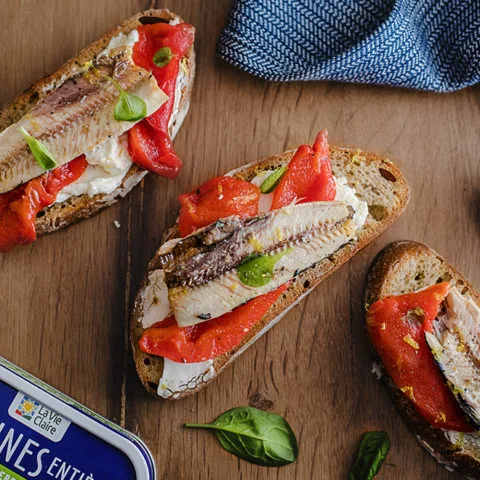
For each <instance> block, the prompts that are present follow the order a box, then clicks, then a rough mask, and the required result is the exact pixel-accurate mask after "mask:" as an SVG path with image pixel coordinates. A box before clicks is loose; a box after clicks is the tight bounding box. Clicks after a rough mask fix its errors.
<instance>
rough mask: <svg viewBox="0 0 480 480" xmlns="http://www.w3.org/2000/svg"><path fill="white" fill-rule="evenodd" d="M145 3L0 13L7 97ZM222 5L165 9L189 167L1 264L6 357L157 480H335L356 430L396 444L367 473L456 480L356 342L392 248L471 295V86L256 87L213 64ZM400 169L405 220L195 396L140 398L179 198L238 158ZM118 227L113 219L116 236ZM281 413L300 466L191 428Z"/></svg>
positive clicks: (48, 4) (475, 203)
mask: <svg viewBox="0 0 480 480" xmlns="http://www.w3.org/2000/svg"><path fill="white" fill-rule="evenodd" d="M147 3H149V2H147V1H146V0H82V1H78V0H42V1H40V0H0V7H1V11H2V15H1V16H0V58H1V62H0V85H1V90H0V102H2V103H3V102H6V101H8V100H10V99H11V98H12V97H13V95H14V94H16V93H18V92H20V91H22V90H23V89H25V88H26V87H27V86H28V85H29V84H30V83H31V82H33V81H35V80H37V79H38V78H40V77H43V76H44V75H45V74H47V73H49V72H51V71H53V70H55V69H56V68H57V67H58V66H59V65H60V64H61V63H62V62H64V61H65V60H67V59H68V58H69V57H71V56H73V55H74V54H76V53H77V52H78V51H79V49H80V48H82V47H83V46H85V45H87V44H88V43H90V42H91V41H93V40H95V39H96V38H97V37H99V36H100V35H102V34H103V33H104V32H105V31H106V30H108V29H109V28H110V27H112V26H113V25H116V24H118V23H120V22H121V21H122V20H123V19H124V18H126V17H128V16H130V15H131V14H134V13H135V12H137V11H139V10H143V9H145V7H146V6H147ZM229 5H230V0H215V1H210V2H206V1H202V0H165V1H164V2H163V3H158V6H165V7H169V8H171V9H172V10H174V11H175V12H177V13H179V14H180V15H182V16H183V17H184V19H185V20H187V21H189V22H191V23H193V24H194V25H195V26H196V28H197V40H196V48H197V59H198V66H197V79H196V84H195V88H194V93H193V98H192V105H191V110H190V114H189V116H188V117H187V120H186V122H185V124H184V127H183V129H182V130H181V131H180V133H179V135H178V137H177V139H176V142H175V143H176V149H177V151H178V153H179V154H180V155H181V157H182V158H183V159H184V162H185V167H184V170H183V172H182V174H181V175H180V177H179V178H178V179H177V180H176V181H175V182H172V181H168V180H166V179H163V178H155V177H154V176H148V177H147V179H146V180H145V183H144V185H142V186H140V187H137V188H136V189H135V190H134V192H133V193H132V194H130V196H129V197H128V198H126V199H124V200H123V201H121V202H120V203H119V204H117V205H116V206H114V207H112V208H110V209H108V210H107V211H105V212H103V213H101V214H100V215H98V216H96V217H95V218H93V219H91V220H89V221H85V222H83V223H80V224H77V225H74V226H72V227H70V228H68V229H66V230H64V231H61V232H59V233H56V234H53V235H51V236H48V237H44V238H41V239H40V240H39V241H38V242H36V243H35V244H34V245H32V246H29V247H24V248H18V249H16V250H14V251H13V252H11V253H9V254H7V255H1V256H0V269H1V270H0V271H1V274H0V292H1V294H0V295H1V297H0V298H1V300H0V302H1V303H0V305H1V310H0V311H1V317H2V318H1V335H0V354H1V355H2V356H4V357H6V358H7V359H9V360H11V361H13V362H14V363H16V364H18V365H19V366H21V367H23V368H25V369H26V370H28V371H30V372H32V373H33V374H35V375H37V376H38V377H40V378H41V379H43V380H45V381H47V382H49V383H51V384H52V385H54V386H55V387H57V388H59V389H60V390H63V391H64V392H66V393H67V394H69V395H71V396H72V397H74V398H75V399H77V400H79V401H80V402H82V403H84V404H86V405H87V406H88V407H90V408H92V409H94V410H96V411H98V412H99V413H101V414H102V415H104V416H106V417H107V418H110V419H113V420H114V421H115V422H118V423H119V424H121V425H122V426H125V427H126V428H128V429H129V430H131V431H133V432H135V433H136V434H138V435H140V437H141V438H142V439H143V440H144V441H145V442H146V443H147V444H148V445H149V447H150V448H151V450H152V452H153V455H154V457H155V459H156V462H157V467H158V473H159V475H158V478H161V479H164V478H167V479H170V478H171V479H225V478H229V479H237V478H238V479H248V480H250V479H294V478H295V479H301V480H303V479H309V478H315V479H342V478H346V477H347V472H348V469H349V466H350V463H351V461H352V457H353V455H354V451H355V449H356V446H357V444H358V441H359V439H360V437H361V434H362V433H363V432H364V431H366V430H371V429H384V430H386V431H387V432H388V433H389V435H390V437H391V440H392V448H391V453H390V454H389V456H388V461H387V464H386V465H385V466H384V468H383V470H382V472H381V475H379V477H378V478H381V479H383V480H386V479H409V480H414V479H440V480H441V479H447V478H448V479H455V478H460V477H459V476H457V475H455V474H451V473H448V472H447V471H446V470H444V469H443V468H441V467H440V466H437V464H436V462H435V461H434V460H433V459H432V458H431V457H430V456H429V455H428V454H427V453H426V452H425V451H424V450H423V449H422V448H421V447H420V446H419V445H418V444H417V443H416V441H415V439H414V438H413V436H412V435H411V434H410V433H409V432H408V431H407V429H406V427H405V426H404V424H403V423H402V421H401V419H400V418H399V416H398V415H397V413H396V411H395V410H394V408H393V406H392V405H391V404H390V401H389V400H388V398H387V395H386V392H385V391H384V390H383V388H382V387H381V385H380V384H379V383H378V382H377V381H376V380H375V378H374V376H373V375H372V374H371V372H370V370H371V363H372V362H371V358H370V353H369V351H368V346H367V341H366V338H365V335H364V330H363V325H362V322H363V318H362V295H363V284H364V279H365V273H366V271H367V268H368V265H369V264H370V261H371V260H372V258H373V257H374V255H375V254H376V253H377V252H378V251H379V250H380V249H381V248H382V247H383V246H385V245H386V244H387V243H389V242H391V241H393V240H400V239H412V240H417V241H421V242H426V243H428V244H429V245H430V246H432V247H434V248H435V249H437V250H438V251H439V252H440V253H441V254H442V255H444V256H445V257H446V258H448V259H449V260H450V261H451V262H452V263H453V264H454V265H456V266H457V268H458V269H459V270H460V271H462V272H463V273H464V274H465V275H466V276H467V278H470V280H471V281H472V282H473V284H474V285H477V286H478V287H480V270H479V269H478V268H477V266H478V265H479V263H480V253H479V252H480V235H479V228H480V223H479V208H480V186H479V174H480V154H479V147H478V139H479V133H480V132H479V122H478V119H479V114H480V89H479V88H478V87H476V88H470V89H466V90H464V91H461V92H459V93H455V94H448V95H439V94H431V93H419V92H411V91H404V90H400V89H390V88H379V87H369V86H353V85H342V84H338V83H328V82H322V83H318V82H317V83H290V84H279V83H267V82H264V81H261V80H258V79H255V78H254V77H252V76H249V75H247V74H246V73H244V72H241V71H239V70H237V69H235V68H233V67H231V66H230V65H227V64H225V63H223V62H221V61H220V60H218V59H217V58H216V57H215V42H216V39H217V37H218V35H219V33H220V31H221V29H222V27H223V25H224V23H225V20H226V16H227V13H228V9H229ZM323 127H326V128H328V130H329V131H330V139H331V142H332V143H335V144H337V145H347V146H358V147H362V148H364V149H367V150H372V151H374V152H377V153H379V154H382V155H385V156H388V157H389V158H391V159H393V160H395V161H396V162H397V164H398V165H399V166H400V168H401V169H402V171H403V172H404V173H405V175H406V177H407V178H408V180H409V182H410V185H411V189H412V198H411V201H410V204H409V207H408V209H407V211H406V213H405V214H404V215H403V216H402V217H401V218H400V219H399V220H398V221H397V223H396V224H395V225H394V226H392V227H391V228H390V229H389V230H388V231H387V232H386V233H385V234H383V235H382V236H381V237H380V238H379V239H377V240H376V241H375V242H374V243H373V244H371V245H369V246H368V247H367V248H366V249H365V250H364V251H362V252H361V253H360V254H358V255H357V256H356V257H355V258H354V259H353V260H351V261H350V262H349V263H348V264H347V265H345V266H344V267H343V268H341V269H340V270H339V271H338V272H337V273H335V274H334V275H333V276H332V277H331V278H330V279H329V280H327V281H326V282H324V283H323V284H322V285H321V286H319V287H318V288H317V290H316V291H315V292H314V293H313V294H312V295H310V296H309V297H308V298H307V299H306V300H305V301H303V302H302V304H301V305H300V306H298V307H297V308H296V309H295V310H294V311H293V312H291V313H290V314H289V315H288V316H287V317H286V318H285V319H284V320H283V321H282V322H281V323H280V324H279V325H277V326H276V327H275V328H274V329H273V330H271V331H270V332H269V333H268V334H267V335H266V336H264V337H263V338H262V339H261V340H260V341H258V342H257V343H256V344H255V345H254V346H253V347H251V348H250V349H249V350H248V351H247V352H246V353H245V354H244V355H243V356H242V357H241V358H240V359H238V360H237V362H236V363H235V365H234V366H233V367H231V368H230V369H228V370H227V371H225V372H224V373H223V374H222V375H221V376H220V377H219V378H218V379H217V381H216V382H214V383H213V384H211V385H210V386H209V387H208V388H207V389H205V390H203V391H202V392H201V393H200V394H198V395H197V396H195V397H193V398H189V399H186V400H183V401H179V402H173V403H172V402H164V401H158V400H155V399H153V398H150V397H149V395H148V394H147V393H146V392H145V391H144V390H143V388H142V387H141V385H140V382H139V381H138V379H137V377H136V374H135V371H134V367H133V362H132V358H131V352H130V349H129V347H128V333H127V330H128V321H129V314H130V310H131V306H132V298H133V297H134V295H135V293H136V291H137V289H138V288H139V286H140V283H141V281H142V277H143V275H144V272H145V270H146V266H147V262H148V260H149V259H150V257H151V256H152V254H153V253H154V251H155V249H156V247H157V246H158V245H159V243H160V241H161V237H162V233H163V231H164V230H165V229H166V227H167V226H168V225H169V224H171V223H172V221H174V219H175V217H176V213H177V210H178V209H177V201H176V197H177V195H178V194H179V193H181V192H183V191H187V190H191V189H192V188H194V187H195V186H196V185H198V184H200V183H201V182H203V181H205V180H207V179H209V178H210V177H212V176H214V175H216V174H217V173H222V172H225V171H226V170H228V169H230V168H232V167H236V166H239V165H241V164H243V163H245V162H249V161H252V160H255V159H260V158H262V157H265V156H268V155H269V154H273V153H277V152H280V151H283V150H284V149H286V148H287V147H294V146H297V145H299V144H300V143H305V142H311V141H312V139H313V138H314V136H315V134H316V132H317V131H318V130H319V129H321V128H323ZM114 220H118V221H119V222H120V224H121V227H120V228H119V229H117V228H115V226H114V223H113V222H114ZM259 400H260V402H261V403H262V402H263V403H264V404H266V405H268V404H269V402H271V403H270V405H271V408H272V410H273V411H275V412H277V413H280V414H282V415H284V416H285V417H286V418H287V420H288V421H289V422H290V424H291V426H292V428H293V429H294V431H295V432H296V434H297V437H298V440H299V448H300V454H299V457H298V460H297V462H296V463H294V464H292V465H290V466H287V467H283V468H280V469H266V468H261V467H257V466H253V465H250V464H248V463H246V462H244V461H240V460H238V459H237V458H236V457H234V456H232V455H230V454H227V453H225V452H224V451H223V450H222V449H221V448H220V447H219V446H218V444H217V441H216V439H215V437H214V436H213V435H210V434H209V433H208V432H205V431H187V430H184V429H183V428H182V424H183V423H184V422H186V421H200V422H204V421H211V420H213V419H214V418H215V417H216V416H218V415H219V414H220V413H222V412H223V411H225V410H227V409H229V408H231V407H234V406H239V405H248V404H249V402H250V403H251V402H258V401H259Z"/></svg>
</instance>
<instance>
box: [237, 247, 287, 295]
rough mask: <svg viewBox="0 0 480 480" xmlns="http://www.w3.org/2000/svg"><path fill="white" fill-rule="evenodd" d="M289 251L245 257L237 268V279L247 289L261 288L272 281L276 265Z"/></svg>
mask: <svg viewBox="0 0 480 480" xmlns="http://www.w3.org/2000/svg"><path fill="white" fill-rule="evenodd" d="M290 251H291V250H290V249H288V250H284V251H283V252H279V253H276V254H275V255H260V256H250V257H247V258H246V259H245V260H244V261H243V262H242V263H241V264H240V265H239V266H238V268H237V275H238V278H239V279H240V281H241V282H242V283H243V284H244V285H248V286H249V287H263V286H264V285H266V284H267V283H269V282H270V281H271V280H272V276H273V270H274V268H275V265H276V263H277V262H278V261H279V260H280V259H281V258H282V257H284V256H285V255H287V253H290Z"/></svg>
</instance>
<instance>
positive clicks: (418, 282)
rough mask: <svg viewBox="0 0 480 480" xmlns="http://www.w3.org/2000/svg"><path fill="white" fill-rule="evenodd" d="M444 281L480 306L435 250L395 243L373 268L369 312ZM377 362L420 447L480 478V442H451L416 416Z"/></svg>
mask: <svg viewBox="0 0 480 480" xmlns="http://www.w3.org/2000/svg"><path fill="white" fill-rule="evenodd" d="M444 281H448V282H450V284H451V285H452V286H456V287H457V288H458V290H459V291H460V292H461V293H462V294H463V295H469V296H470V297H471V298H472V299H473V300H474V301H475V302H476V303H477V304H478V305H480V295H479V294H478V292H476V291H475V289H474V288H473V287H472V285H471V284H470V283H469V282H468V281H467V280H466V279H465V278H464V277H463V275H462V274H461V273H459V272H458V271H457V270H455V268H454V267H452V266H451V265H450V264H449V263H448V262H447V261H445V260H444V259H443V258H442V257H441V256H440V255H439V254H438V253H436V252H435V251H434V250H432V249H431V248H429V247H427V246H425V245H422V244H420V243H415V242H395V243H392V244H390V245H389V246H387V247H386V248H385V249H384V250H383V251H382V252H380V254H379V255H378V256H377V257H376V259H375V260H374V262H373V263H372V266H371V267H370V271H369V273H368V277H367V285H366V290H365V304H366V308H367V307H368V306H369V305H371V304H372V303H374V302H376V301H377V300H379V299H381V298H383V297H386V296H388V295H400V294H403V293H408V292H412V291H415V290H418V289H421V288H425V287H427V286H430V285H433V284H435V283H438V282H444ZM377 361H378V363H379V365H380V367H381V371H382V377H381V378H382V381H383V383H384V385H385V386H386V388H387V390H388V393H389V395H390V397H391V398H392V400H393V402H394V403H395V405H396V407H397V408H398V410H399V411H400V413H401V415H402V417H403V419H404V420H405V422H406V423H407V425H408V427H409V429H410V431H411V432H412V433H413V434H414V435H415V436H416V438H417V440H418V441H419V442H420V444H421V445H422V446H423V447H425V449H426V450H427V451H428V452H429V453H430V454H431V455H433V456H434V457H435V458H436V459H437V461H438V462H439V463H441V464H443V465H445V466H446V467H447V468H448V469H449V470H452V469H456V470H458V471H459V472H461V473H464V474H466V475H469V476H470V477H473V478H480V440H479V444H478V448H475V446H474V445H471V444H467V443H465V444H464V445H461V444H453V443H452V442H451V441H449V439H448V438H447V437H446V436H445V433H444V432H443V431H442V430H441V429H438V428H434V427H432V426H431V425H430V424H428V423H427V422H426V421H425V420H424V419H423V418H422V417H421V416H420V415H419V414H418V413H417V412H416V410H415V408H414V406H413V403H412V402H411V401H410V399H409V398H408V397H407V396H406V395H404V394H403V393H402V392H401V391H400V390H399V389H398V388H397V387H396V385H395V384H394V383H393V381H392V379H391V378H390V377H389V376H388V374H387V373H386V372H385V370H384V368H383V367H382V366H381V362H380V359H379V358H378V357H377Z"/></svg>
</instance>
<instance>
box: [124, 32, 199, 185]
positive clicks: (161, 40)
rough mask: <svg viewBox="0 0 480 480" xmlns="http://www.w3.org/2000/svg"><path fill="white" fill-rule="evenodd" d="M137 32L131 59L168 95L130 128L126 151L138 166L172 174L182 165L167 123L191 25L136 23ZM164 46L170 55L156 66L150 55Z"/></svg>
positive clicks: (189, 39)
mask: <svg viewBox="0 0 480 480" xmlns="http://www.w3.org/2000/svg"><path fill="white" fill-rule="evenodd" d="M138 33H139V40H138V42H136V43H135V45H134V47H133V61H134V62H135V64H136V65H138V66H140V67H143V68H145V69H146V70H149V71H150V72H152V73H153V75H154V77H155V79H156V80H157V83H158V86H159V87H160V88H161V89H162V90H163V91H164V92H165V93H166V94H167V95H168V97H169V99H168V100H167V101H166V102H165V103H164V104H163V105H162V106H161V107H160V108H159V109H158V110H157V111H156V112H155V113H153V114H152V115H150V116H149V117H148V118H146V119H144V120H142V121H141V122H139V123H137V124H136V125H135V126H134V127H133V128H131V129H130V131H129V152H130V156H131V157H132V160H133V161H134V162H135V163H136V164H138V165H140V166H141V167H142V168H145V169H146V170H150V171H152V172H154V173H156V174H159V175H163V176H165V177H168V178H174V177H176V176H177V175H178V174H179V172H180V170H181V168H182V161H181V160H180V158H178V156H177V154H176V153H175V151H174V149H173V145H172V141H171V139H170V135H169V133H168V123H169V120H170V117H171V115H172V111H173V105H174V103H175V86H176V81H177V77H178V71H179V68H180V60H181V58H182V57H183V56H184V55H185V54H186V53H187V52H188V50H189V49H190V47H191V46H192V45H193V40H194V36H195V29H194V28H193V26H192V25H189V24H187V23H180V24H178V25H169V24H167V23H156V24H152V25H141V26H139V27H138ZM164 47H169V48H170V50H171V52H172V55H173V56H172V59H171V60H170V62H169V63H168V64H167V65H165V66H164V67H158V66H156V65H155V63H154V62H153V57H154V55H155V53H156V52H158V50H160V49H161V48H164Z"/></svg>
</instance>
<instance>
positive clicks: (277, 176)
mask: <svg viewBox="0 0 480 480" xmlns="http://www.w3.org/2000/svg"><path fill="white" fill-rule="evenodd" d="M286 171H287V166H285V167H280V168H278V169H277V170H275V171H274V172H273V173H272V174H270V175H269V176H268V177H267V178H266V179H265V180H264V181H263V182H262V184H261V185H260V192H262V193H272V192H273V191H274V190H275V188H276V187H277V185H278V184H279V183H280V180H281V179H282V177H283V176H284V175H285V172H286Z"/></svg>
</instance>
